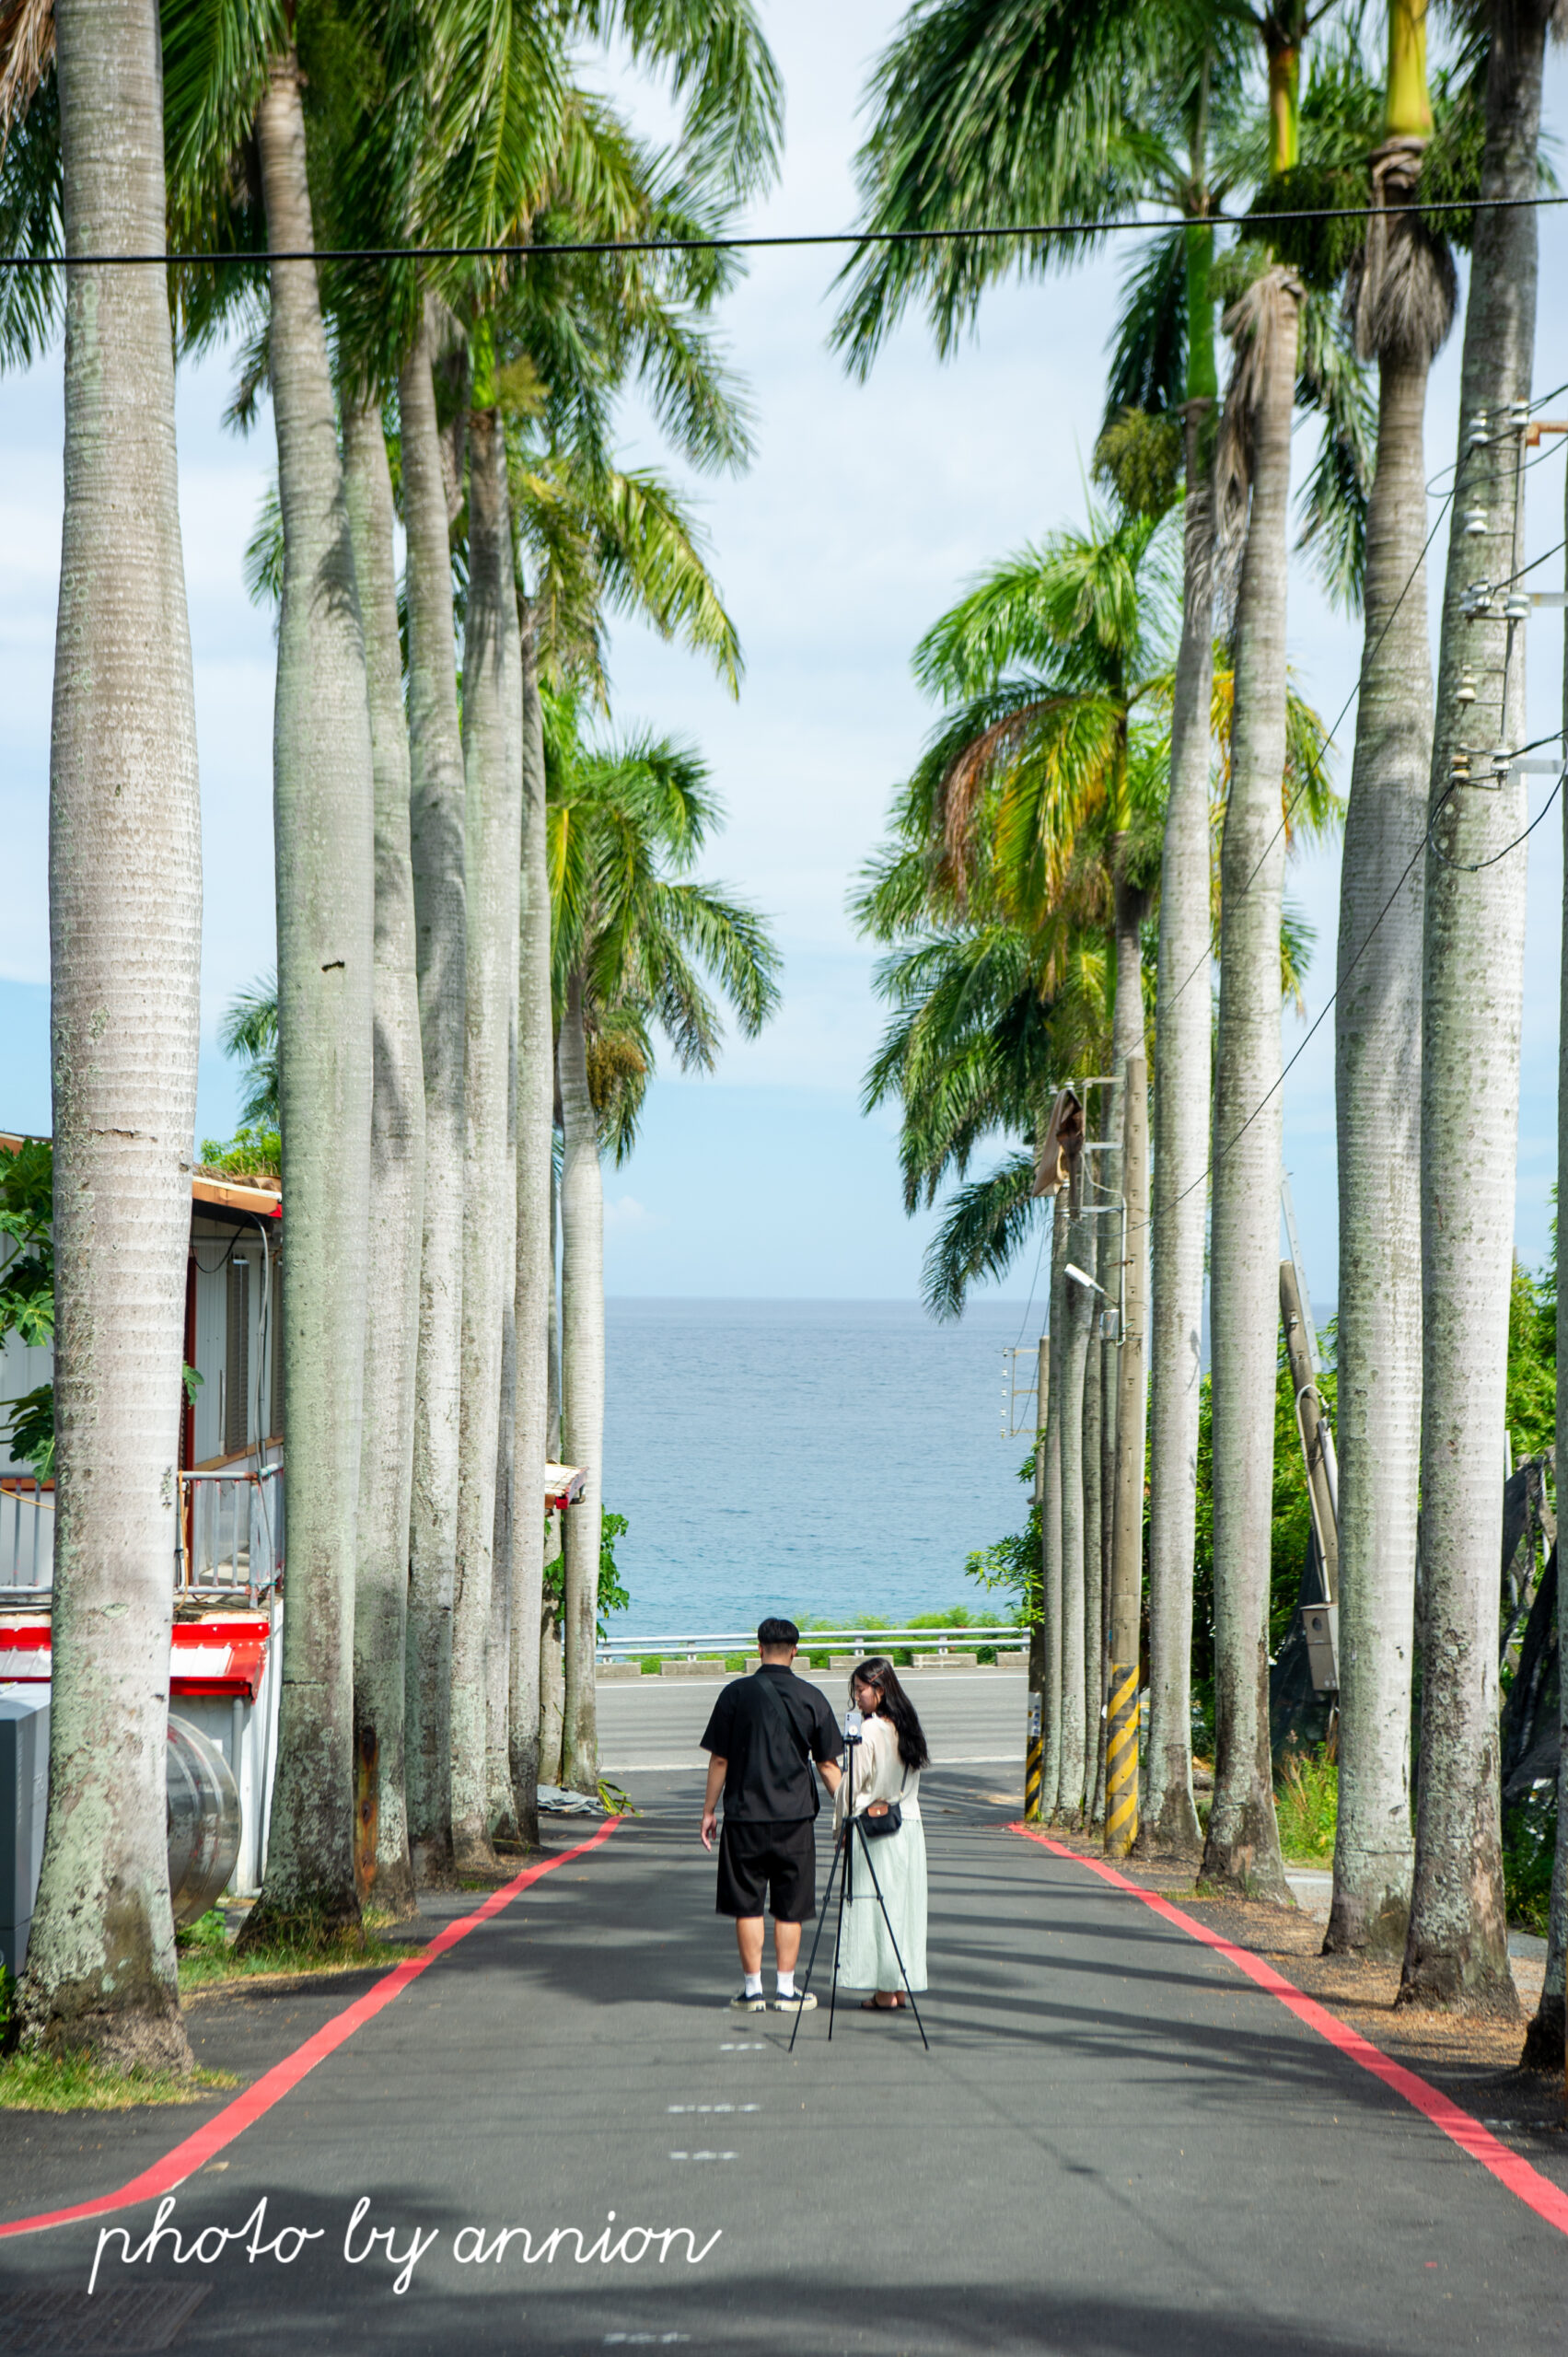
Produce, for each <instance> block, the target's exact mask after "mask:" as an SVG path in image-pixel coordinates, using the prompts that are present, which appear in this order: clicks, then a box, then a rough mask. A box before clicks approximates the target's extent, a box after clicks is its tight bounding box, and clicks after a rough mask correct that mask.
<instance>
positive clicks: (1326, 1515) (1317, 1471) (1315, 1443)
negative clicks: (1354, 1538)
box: [1280, 1260, 1340, 1604]
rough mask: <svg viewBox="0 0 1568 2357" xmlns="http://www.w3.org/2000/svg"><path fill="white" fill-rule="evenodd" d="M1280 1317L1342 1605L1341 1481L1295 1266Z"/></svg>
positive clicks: (1331, 1585) (1324, 1547)
mask: <svg viewBox="0 0 1568 2357" xmlns="http://www.w3.org/2000/svg"><path fill="white" fill-rule="evenodd" d="M1280 1318H1281V1320H1282V1322H1283V1326H1284V1329H1285V1357H1286V1359H1287V1361H1288V1362H1289V1365H1290V1387H1291V1391H1292V1393H1293V1395H1294V1397H1295V1428H1296V1431H1297V1432H1298V1433H1299V1434H1300V1435H1301V1454H1302V1457H1303V1458H1304V1459H1305V1461H1306V1466H1307V1497H1308V1500H1309V1502H1310V1504H1311V1507H1312V1527H1313V1529H1314V1531H1315V1532H1316V1534H1317V1538H1318V1562H1319V1563H1321V1565H1322V1567H1323V1586H1324V1591H1325V1592H1324V1597H1323V1601H1324V1602H1325V1604H1337V1603H1338V1602H1339V1600H1340V1507H1339V1494H1338V1492H1339V1482H1338V1480H1337V1478H1336V1474H1337V1468H1336V1465H1335V1460H1334V1435H1333V1431H1332V1428H1331V1427H1330V1423H1329V1420H1328V1418H1327V1417H1326V1416H1325V1415H1324V1413H1323V1399H1322V1395H1321V1393H1320V1392H1319V1391H1318V1369H1317V1366H1316V1364H1315V1363H1314V1358H1313V1351H1312V1337H1311V1335H1310V1333H1309V1332H1308V1330H1307V1318H1306V1315H1305V1312H1304V1310H1303V1306H1302V1300H1301V1294H1300V1290H1299V1288H1298V1286H1297V1283H1296V1276H1295V1264H1294V1263H1293V1262H1292V1261H1290V1260H1282V1261H1281V1262H1280Z"/></svg>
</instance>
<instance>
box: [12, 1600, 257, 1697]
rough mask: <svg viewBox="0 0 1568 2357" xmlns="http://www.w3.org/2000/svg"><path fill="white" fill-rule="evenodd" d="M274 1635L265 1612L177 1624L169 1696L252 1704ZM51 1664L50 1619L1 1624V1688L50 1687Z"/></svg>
mask: <svg viewBox="0 0 1568 2357" xmlns="http://www.w3.org/2000/svg"><path fill="white" fill-rule="evenodd" d="M269 1633H270V1629H269V1623H268V1620H267V1617H266V1615H265V1613H261V1612H255V1613H252V1612H242V1613H232V1612H229V1613H223V1614H220V1615H215V1617H214V1618H212V1619H211V1620H181V1621H180V1622H178V1623H177V1624H176V1627H175V1631H174V1642H173V1643H172V1645H171V1646H170V1647H169V1655H168V1687H169V1692H170V1693H171V1694H172V1695H175V1696H177V1697H179V1696H192V1697H194V1696H199V1695H204V1696H208V1697H222V1696H228V1697H230V1698H231V1699H233V1698H241V1699H243V1700H244V1701H249V1702H253V1701H255V1700H256V1694H257V1689H259V1687H260V1686H261V1673H262V1671H263V1669H264V1668H265V1667H266V1661H267V1640H268V1636H269ZM51 1668H52V1653H51V1649H50V1627H49V1622H48V1621H47V1620H0V1686H3V1685H6V1683H8V1682H13V1681H14V1682H16V1683H17V1684H27V1685H43V1686H46V1685H47V1684H48V1683H49V1678H50V1672H51Z"/></svg>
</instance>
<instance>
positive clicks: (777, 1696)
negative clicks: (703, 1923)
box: [703, 1620, 843, 2014]
mask: <svg viewBox="0 0 1568 2357" xmlns="http://www.w3.org/2000/svg"><path fill="white" fill-rule="evenodd" d="M799 1645H800V1631H799V1630H798V1629H797V1628H796V1625H795V1623H794V1621H793V1620H764V1621H763V1623H762V1625H761V1628H760V1629H759V1630H758V1631H757V1650H758V1652H759V1653H760V1654H761V1656H762V1659H761V1666H760V1667H759V1668H757V1669H755V1670H753V1671H752V1673H751V1675H750V1677H749V1678H735V1679H733V1680H732V1682H731V1683H730V1684H729V1685H728V1686H726V1688H725V1689H724V1692H723V1693H722V1694H721V1695H720V1696H719V1699H718V1701H716V1702H715V1703H714V1708H713V1715H712V1717H711V1718H710V1719H709V1721H708V1724H707V1726H706V1728H705V1730H704V1732H703V1750H704V1751H706V1752H710V1753H711V1754H712V1755H713V1756H712V1758H711V1759H709V1762H708V1790H707V1796H706V1798H705V1799H704V1801H703V1849H704V1850H711V1849H712V1848H713V1846H714V1830H715V1829H716V1827H717V1825H718V1799H719V1794H720V1792H721V1791H722V1792H723V1794H724V1830H723V1832H722V1833H721V1834H720V1836H719V1889H718V1901H717V1908H718V1912H719V1913H720V1914H721V1915H733V1916H734V1918H735V1936H736V1941H737V1944H738V1946H739V1949H740V1968H741V1970H742V1972H743V1973H744V1974H745V1976H746V1985H745V1987H744V1988H743V1989H742V1991H741V1992H740V1994H739V1996H738V1997H732V1998H731V2000H730V2003H731V2004H732V2005H733V2006H734V2007H735V2008H736V2010H737V2011H738V2012H740V2013H748V2014H761V2013H765V2012H766V2011H767V2005H768V2001H767V1999H766V1998H765V1997H764V1996H763V1994H762V1901H763V1897H764V1894H766V1895H768V1896H770V1897H771V1899H772V1913H773V1960H774V1962H775V1963H776V1964H777V1966H778V1982H779V1985H778V1994H777V1995H776V1996H775V1998H774V2000H773V2007H774V2011H775V2012H777V2013H781V2014H796V2013H798V2012H799V2011H800V2009H801V2006H802V2004H803V2003H804V2004H806V2005H807V2006H810V2005H814V2004H815V2003H817V2000H816V1998H815V1997H807V1998H804V1999H802V1998H800V1997H798V1996H797V1995H796V1988H795V1968H796V1962H797V1960H798V1958H799V1956H800V1927H801V1925H802V1923H804V1922H807V1921H808V1920H809V1918H810V1917H811V1916H813V1915H815V1914H816V1912H817V1849H816V1840H815V1838H814V1833H813V1822H814V1819H815V1817H816V1815H817V1811H818V1810H819V1807H820V1806H821V1805H822V1804H821V1797H820V1795H819V1793H818V1790H817V1782H816V1778H815V1777H814V1776H813V1775H812V1773H811V1767H812V1762H813V1761H815V1762H816V1766H817V1773H818V1775H819V1776H820V1777H821V1779H822V1782H823V1783H824V1784H826V1786H827V1788H828V1790H829V1792H830V1793H833V1792H836V1791H837V1790H838V1783H839V1767H838V1762H839V1758H840V1755H841V1753H842V1750H843V1737H842V1735H841V1734H840V1732H839V1728H838V1723H837V1721H836V1720H835V1719H834V1717H833V1714H832V1713H831V1711H830V1709H829V1708H828V1704H827V1701H826V1698H825V1697H824V1696H823V1694H822V1692H821V1689H819V1687H816V1686H812V1685H810V1684H808V1683H807V1680H806V1679H805V1678H796V1676H795V1674H794V1672H793V1670H792V1669H791V1667H790V1664H791V1663H792V1662H793V1661H794V1659H795V1656H796V1652H797V1651H798V1649H799Z"/></svg>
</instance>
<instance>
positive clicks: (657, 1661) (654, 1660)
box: [639, 1654, 664, 1678]
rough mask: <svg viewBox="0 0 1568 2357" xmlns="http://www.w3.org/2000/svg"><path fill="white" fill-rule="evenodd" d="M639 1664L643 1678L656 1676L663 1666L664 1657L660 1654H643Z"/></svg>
mask: <svg viewBox="0 0 1568 2357" xmlns="http://www.w3.org/2000/svg"><path fill="white" fill-rule="evenodd" d="M639 1666H640V1667H641V1669H642V1673H643V1676H644V1677H645V1678H656V1677H657V1676H658V1674H659V1672H660V1670H661V1669H662V1668H663V1667H664V1657H663V1655H660V1654H644V1655H643V1656H642V1658H641V1662H640V1665H639Z"/></svg>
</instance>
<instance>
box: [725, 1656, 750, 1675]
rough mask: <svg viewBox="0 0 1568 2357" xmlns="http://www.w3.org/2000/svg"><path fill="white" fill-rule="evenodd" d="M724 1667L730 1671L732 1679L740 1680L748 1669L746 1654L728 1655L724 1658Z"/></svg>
mask: <svg viewBox="0 0 1568 2357" xmlns="http://www.w3.org/2000/svg"><path fill="white" fill-rule="evenodd" d="M724 1666H725V1667H726V1669H727V1670H728V1671H729V1673H730V1675H731V1677H732V1678H738V1677H739V1675H740V1673H741V1672H742V1670H744V1668H745V1667H746V1655H744V1654H726V1655H725V1657H724Z"/></svg>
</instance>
